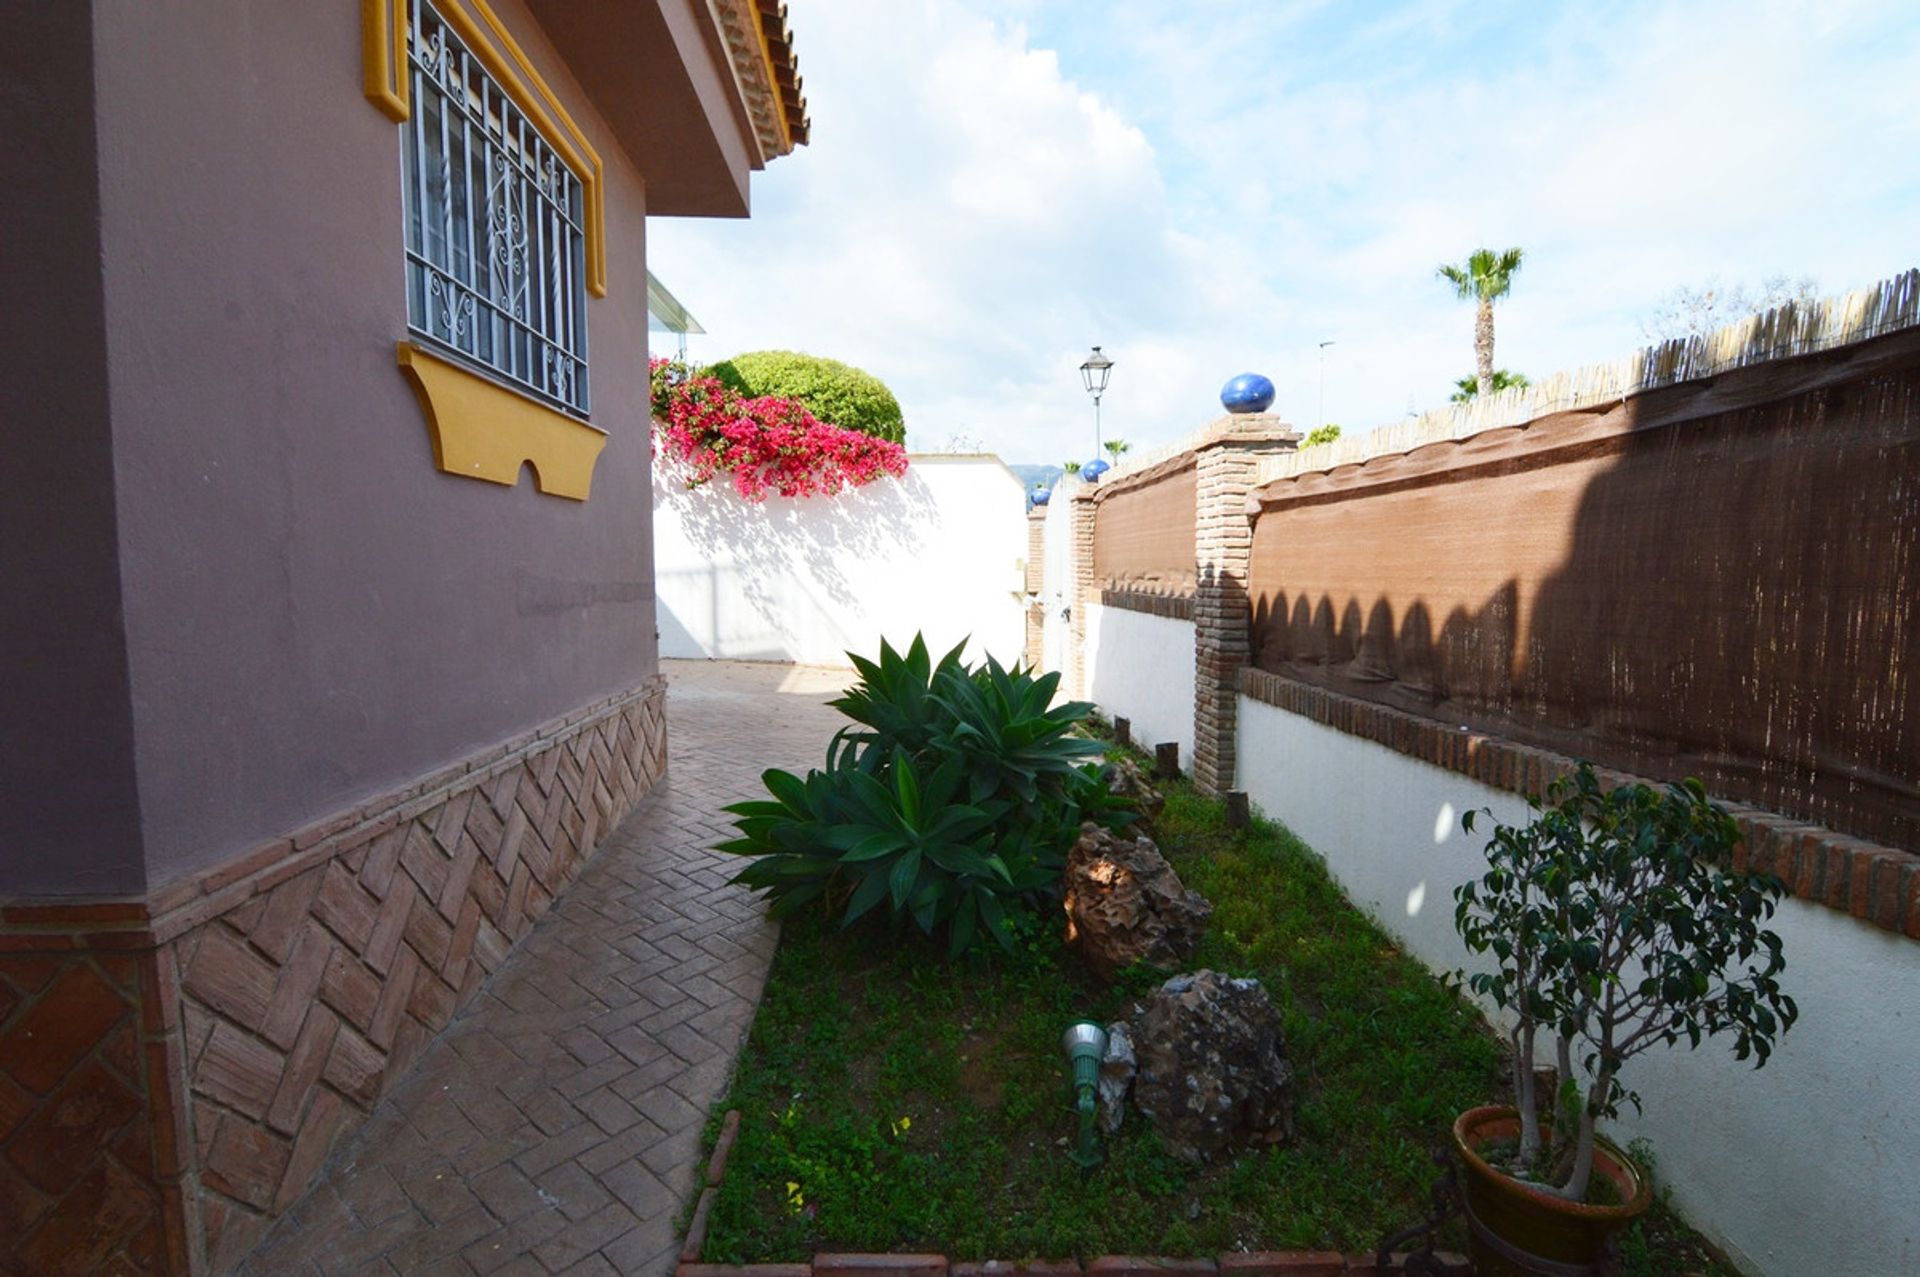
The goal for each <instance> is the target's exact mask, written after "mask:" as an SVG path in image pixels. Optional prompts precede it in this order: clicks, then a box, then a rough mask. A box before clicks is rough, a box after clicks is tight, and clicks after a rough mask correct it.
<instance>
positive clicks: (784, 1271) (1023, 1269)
mask: <svg viewBox="0 0 1920 1277" xmlns="http://www.w3.org/2000/svg"><path fill="white" fill-rule="evenodd" d="M1406 1258H1407V1257H1406V1256H1405V1255H1402V1254H1395V1255H1393V1256H1391V1257H1390V1258H1389V1260H1388V1263H1387V1266H1386V1267H1385V1268H1380V1267H1378V1266H1377V1265H1376V1264H1375V1263H1374V1257H1373V1256H1372V1255H1342V1254H1340V1253H1339V1252H1338V1251H1331V1250H1269V1251H1251V1252H1247V1251H1234V1252H1230V1253H1228V1254H1225V1255H1222V1256H1220V1257H1219V1259H1218V1260H1214V1259H1206V1258H1200V1259H1171V1258H1166V1257H1162V1256H1157V1255H1101V1256H1099V1257H1098V1258H1095V1259H1090V1260H1088V1261H1087V1262H1086V1265H1085V1266H1084V1267H1082V1265H1081V1263H1080V1261H1079V1260H1077V1259H1061V1260H1038V1259H1035V1260H1020V1261H1008V1260H1004V1259H989V1260H986V1261H985V1262H982V1263H974V1262H968V1263H961V1262H959V1261H952V1262H949V1260H948V1259H947V1257H946V1256H944V1255H892V1254H877V1255H825V1254H823V1255H816V1256H814V1260H813V1263H812V1264H810V1265H809V1264H691V1263H683V1264H681V1265H680V1266H679V1268H678V1269H677V1270H676V1277H820V1275H823V1274H829V1273H831V1274H838V1275H839V1277H936V1275H939V1274H944V1275H945V1277H1081V1274H1082V1273H1085V1274H1086V1277H1216V1275H1217V1277H1363V1274H1364V1275H1365V1277H1374V1275H1375V1274H1380V1275H1382V1277H1385V1275H1386V1274H1395V1273H1399V1272H1402V1271H1404V1267H1405V1264H1406ZM1434 1259H1435V1260H1436V1261H1437V1262H1438V1263H1439V1265H1440V1269H1439V1271H1441V1272H1445V1273H1457V1274H1466V1273H1469V1272H1471V1271H1472V1269H1471V1267H1470V1265H1469V1264H1468V1263H1467V1261H1466V1259H1465V1257H1464V1256H1461V1255H1454V1254H1449V1253H1447V1252H1444V1251H1443V1252H1438V1253H1436V1254H1435V1255H1434Z"/></svg>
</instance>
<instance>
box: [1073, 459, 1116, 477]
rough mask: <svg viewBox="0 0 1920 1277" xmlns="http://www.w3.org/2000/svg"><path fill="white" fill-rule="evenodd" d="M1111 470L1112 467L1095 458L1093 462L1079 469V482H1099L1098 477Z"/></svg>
mask: <svg viewBox="0 0 1920 1277" xmlns="http://www.w3.org/2000/svg"><path fill="white" fill-rule="evenodd" d="M1111 469H1113V467H1112V466H1110V465H1108V464H1107V463H1106V462H1104V461H1102V460H1100V458H1098V457H1095V458H1094V459H1093V460H1091V461H1089V462H1087V464H1085V465H1084V466H1081V467H1080V482H1082V483H1098V482H1100V476H1101V475H1103V474H1105V473H1106V472H1107V471H1109V470H1111Z"/></svg>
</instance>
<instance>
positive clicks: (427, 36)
mask: <svg viewBox="0 0 1920 1277" xmlns="http://www.w3.org/2000/svg"><path fill="white" fill-rule="evenodd" d="M408 4H409V8H408V14H409V16H408V23H407V74H408V75H409V76H411V89H412V100H413V109H412V112H411V116H410V118H409V119H408V120H407V122H406V123H405V124H403V125H401V136H402V139H403V140H402V143H401V150H402V153H403V154H404V156H405V165H404V168H403V172H402V177H403V180H404V182H405V200H406V221H407V227H406V234H407V325H408V327H409V328H410V329H411V330H412V331H413V333H414V334H415V336H417V337H419V338H423V339H425V341H426V342H427V343H429V344H431V345H432V346H434V347H436V348H438V349H440V350H442V351H447V352H451V353H453V354H455V355H457V356H459V357H461V358H463V359H465V360H467V361H468V362H469V363H472V364H476V365H478V366H479V367H480V368H482V369H484V370H485V371H487V372H489V373H492V374H493V375H494V376H496V377H499V378H501V379H503V380H504V381H506V382H507V383H508V384H510V385H512V386H514V387H516V388H517V389H520V390H522V391H525V392H526V393H528V394H531V395H533V396H535V397H537V398H539V399H541V400H543V401H545V402H546V403H549V404H551V405H553V406H555V407H557V408H560V409H562V410H564V411H566V412H569V413H572V414H573V415H575V416H578V417H585V416H586V415H587V408H588V403H587V289H586V278H587V272H586V266H587V263H586V235H585V232H584V230H583V225H584V222H585V201H584V198H583V195H582V187H581V179H580V176H579V175H578V174H576V173H575V172H574V171H573V170H572V169H571V168H569V167H568V166H567V163H566V161H565V160H563V159H562V158H561V157H560V156H559V155H557V154H556V153H555V152H554V150H553V148H552V147H551V146H550V145H549V144H548V142H547V140H546V139H545V138H543V137H542V136H541V135H540V131H539V129H538V128H536V127H535V126H534V124H533V123H532V122H531V121H530V120H528V119H527V117H526V114H525V113H524V112H522V111H521V110H520V109H519V107H517V106H516V105H515V104H514V103H513V101H512V100H511V99H510V98H509V97H508V96H507V94H506V93H505V92H504V91H502V89H501V87H500V85H499V84H498V83H497V82H496V81H495V80H494V79H493V77H492V76H491V75H489V74H488V72H487V70H486V68H485V67H484V66H483V65H482V64H481V62H480V60H479V59H478V58H476V57H475V56H474V55H473V52H472V50H470V49H469V48H468V47H467V46H466V44H465V43H463V42H462V40H461V39H460V36H459V35H458V34H457V33H456V32H455V31H454V30H453V29H452V28H450V27H449V26H448V25H447V23H446V22H445V21H444V20H443V19H442V18H441V17H440V15H439V14H438V13H436V12H435V11H434V8H433V6H432V5H431V4H429V3H428V2H427V0H408Z"/></svg>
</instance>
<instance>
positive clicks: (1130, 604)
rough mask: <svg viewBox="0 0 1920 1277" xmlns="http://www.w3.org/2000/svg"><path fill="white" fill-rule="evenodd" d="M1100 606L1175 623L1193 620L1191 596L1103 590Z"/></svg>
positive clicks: (1141, 591)
mask: <svg viewBox="0 0 1920 1277" xmlns="http://www.w3.org/2000/svg"><path fill="white" fill-rule="evenodd" d="M1100 606H1101V607H1113V608H1119V609H1120V610H1121V611H1123V612H1144V613H1146V614H1147V615H1148V616H1164V617H1166V618H1167V619H1168V620H1173V621H1191V620H1192V619H1193V595H1191V594H1148V593H1146V592H1145V591H1143V590H1115V589H1103V590H1101V591H1100Z"/></svg>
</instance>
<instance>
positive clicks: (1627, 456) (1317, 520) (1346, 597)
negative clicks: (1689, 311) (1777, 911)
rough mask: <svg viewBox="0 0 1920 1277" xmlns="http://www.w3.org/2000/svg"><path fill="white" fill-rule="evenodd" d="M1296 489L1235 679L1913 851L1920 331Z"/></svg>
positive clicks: (1266, 522)
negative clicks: (1696, 788) (1484, 738)
mask: <svg viewBox="0 0 1920 1277" xmlns="http://www.w3.org/2000/svg"><path fill="white" fill-rule="evenodd" d="M1308 479H1309V480H1311V482H1307V483H1302V484H1296V485H1294V486H1293V487H1292V489H1291V490H1290V491H1288V492H1287V493H1286V495H1284V496H1281V497H1278V499H1276V496H1275V494H1272V493H1270V494H1269V495H1268V501H1269V504H1268V505H1267V507H1266V508H1265V509H1264V510H1263V512H1262V515H1261V517H1260V519H1259V522H1258V524H1257V526H1256V530H1255V537H1254V567H1253V582H1254V588H1253V590H1252V592H1251V593H1252V596H1253V612H1252V626H1253V628H1252V634H1251V641H1252V643H1253V652H1254V663H1255V664H1256V665H1258V666H1259V667H1260V668H1261V669H1265V670H1269V671H1272V672H1275V673H1279V674H1283V675H1286V676H1289V677H1292V678H1296V679H1299V680H1301V681H1305V682H1311V683H1314V684H1317V685H1321V686H1325V687H1328V688H1330V689H1333V690H1338V691H1341V692H1344V693H1346V694H1347V695H1351V696H1358V697H1361V698H1364V699H1367V700H1372V701H1376V702H1381V703H1386V704H1391V705H1393V706H1395V707H1396V708H1400V709H1404V710H1408V711H1410V712H1414V713H1418V714H1422V715H1424V716H1426V717H1429V718H1435V719H1440V720H1442V721H1445V722H1447V723H1449V724H1460V725H1465V726H1471V727H1473V728H1475V729H1476V730H1480V731H1486V732H1490V733H1495V734H1499V735H1504V736H1507V737H1509V738H1513V739H1517V740H1521V741H1525V742H1528V743H1532V744H1536V745H1540V746H1544V747H1546V748H1549V749H1553V750H1556V751H1559V752H1561V753H1565V754H1569V755H1572V756H1575V757H1582V758H1590V759H1593V760H1594V761H1596V762H1598V763H1601V764H1602V765H1606V766H1612V767H1616V768H1619V769H1621V770H1625V771H1630V772H1635V773H1639V774H1642V775H1647V776H1651V777H1655V778H1659V779H1677V778H1679V777H1682V776H1698V777H1700V778H1701V779H1702V780H1703V781H1705V782H1706V784H1707V785H1708V786H1709V788H1710V789H1712V790H1713V791H1714V792H1715V793H1716V795H1718V796H1720V797H1722V798H1723V799H1728V800H1733V801H1741V802H1748V803H1752V804H1754V805H1757V806H1760V807H1764V808H1768V809H1770V810H1774V811H1779V812H1783V813H1786V814H1789V815H1793V816H1797V817H1799V818H1802V819H1808V820H1814V821H1817V822H1819V823H1821V824H1824V825H1828V826H1830V827H1832V828H1835V829H1839V830H1843V831H1845V832H1849V833H1853V834H1856V835H1859V836H1862V837H1867V838H1871V839H1875V840H1877V841H1881V842H1884V843H1887V844H1888V845H1891V846H1894V847H1897V848H1902V849H1905V850H1909V851H1920V601H1917V599H1916V592H1915V590H1914V588H1913V582H1914V581H1915V580H1916V579H1920V333H1913V332H1908V333H1902V334H1896V335H1894V336H1891V337H1885V338H1881V339H1878V340H1877V341H1873V342H1868V343H1863V344H1861V345H1859V346H1855V347H1849V348H1847V349H1845V350H1841V351H1837V352H1832V353H1829V354H1823V355H1811V356H1806V357H1803V358H1800V359H1794V360H1787V361H1780V362H1778V363H1773V364H1767V365H1761V366H1758V367H1753V368H1748V369H1744V370H1741V371H1739V372H1735V373H1729V374H1725V375H1723V376H1721V377H1717V378H1715V379H1713V380H1712V381H1708V382H1700V383H1692V384H1689V385H1685V386H1679V387H1673V388H1670V389H1667V390H1662V391H1656V392H1652V393H1649V394H1646V395H1641V396H1638V397H1635V398H1633V399H1630V400H1627V401H1626V402H1624V403H1622V404H1618V405H1615V406H1613V407H1612V408H1611V409H1605V410H1603V409H1594V410H1590V411H1582V412H1570V413H1563V414H1557V415H1555V416H1551V417H1546V418H1542V419H1540V420H1538V421H1535V422H1533V423H1531V424H1530V425H1528V426H1526V427H1520V428H1515V429H1511V430H1500V431H1489V432H1486V433H1485V434H1482V435H1479V436H1475V437H1474V438H1472V439H1469V440H1466V441H1462V442H1460V443H1452V444H1439V445H1432V446H1430V447H1429V448H1423V449H1419V450H1417V451H1416V452H1415V453H1413V454H1410V455H1409V457H1408V458H1406V459H1404V460H1398V461H1394V460H1386V461H1383V462H1382V463H1375V464H1373V465H1369V466H1365V467H1346V468H1344V470H1343V471H1336V472H1333V473H1332V474H1330V475H1316V476H1309V477H1308ZM1367 600H1370V601H1367Z"/></svg>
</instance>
